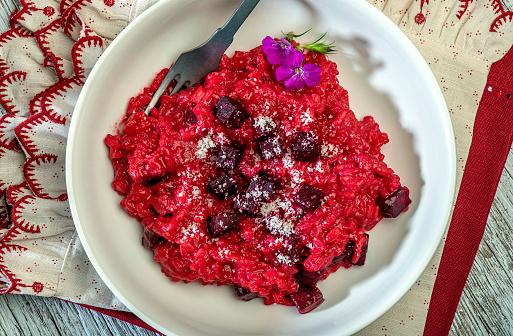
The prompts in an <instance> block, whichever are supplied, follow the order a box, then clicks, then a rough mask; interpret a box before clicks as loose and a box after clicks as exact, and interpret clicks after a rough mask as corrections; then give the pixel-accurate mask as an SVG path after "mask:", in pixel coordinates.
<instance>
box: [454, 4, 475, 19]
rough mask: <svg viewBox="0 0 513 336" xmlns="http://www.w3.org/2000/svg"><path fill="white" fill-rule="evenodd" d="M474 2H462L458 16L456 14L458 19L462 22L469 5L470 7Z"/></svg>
mask: <svg viewBox="0 0 513 336" xmlns="http://www.w3.org/2000/svg"><path fill="white" fill-rule="evenodd" d="M472 2H474V0H460V10H459V11H458V14H456V17H457V18H458V19H460V20H461V18H462V17H463V14H465V12H466V11H467V10H468V5H470V4H471V3H472Z"/></svg>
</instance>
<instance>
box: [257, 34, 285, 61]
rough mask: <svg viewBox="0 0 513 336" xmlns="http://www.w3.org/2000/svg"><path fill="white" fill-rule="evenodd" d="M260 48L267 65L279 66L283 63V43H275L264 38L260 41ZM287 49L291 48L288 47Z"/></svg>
mask: <svg viewBox="0 0 513 336" xmlns="http://www.w3.org/2000/svg"><path fill="white" fill-rule="evenodd" d="M262 48H263V50H264V53H265V54H266V55H267V61H268V62H269V63H271V64H275V65H280V64H283V62H284V61H285V58H286V50H287V46H286V45H285V44H283V42H279V41H275V40H274V39H273V38H272V37H270V36H266V37H265V38H264V39H263V40H262ZM288 48H289V49H290V48H291V47H290V45H289V46H288Z"/></svg>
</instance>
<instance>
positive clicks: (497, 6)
mask: <svg viewBox="0 0 513 336" xmlns="http://www.w3.org/2000/svg"><path fill="white" fill-rule="evenodd" d="M492 6H493V9H494V11H495V14H499V16H498V17H497V18H496V19H495V20H493V23H492V25H491V27H490V31H491V32H493V33H496V32H497V31H498V29H499V27H500V26H502V25H503V24H504V23H506V22H508V21H509V22H511V21H512V20H513V12H512V11H506V10H505V9H504V5H503V4H502V2H501V1H500V0H493V1H492Z"/></svg>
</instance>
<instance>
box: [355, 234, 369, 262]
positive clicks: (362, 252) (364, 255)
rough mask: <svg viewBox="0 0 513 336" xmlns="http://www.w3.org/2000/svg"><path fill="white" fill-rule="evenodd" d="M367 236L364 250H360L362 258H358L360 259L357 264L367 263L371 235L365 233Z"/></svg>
mask: <svg viewBox="0 0 513 336" xmlns="http://www.w3.org/2000/svg"><path fill="white" fill-rule="evenodd" d="M365 236H367V241H366V242H365V245H364V246H363V247H362V251H361V252H360V258H358V261H357V262H356V263H355V265H358V266H363V265H364V264H365V259H367V250H368V249H369V235H368V234H366V233H365Z"/></svg>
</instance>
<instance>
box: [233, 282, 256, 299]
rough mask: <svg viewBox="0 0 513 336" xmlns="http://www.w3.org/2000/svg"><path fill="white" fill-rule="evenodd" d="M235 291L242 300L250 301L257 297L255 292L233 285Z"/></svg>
mask: <svg viewBox="0 0 513 336" xmlns="http://www.w3.org/2000/svg"><path fill="white" fill-rule="evenodd" d="M235 293H236V294H237V297H238V298H239V299H241V300H242V301H250V300H253V299H256V298H257V297H258V294H257V293H255V292H250V291H249V290H248V289H245V288H242V287H238V286H235Z"/></svg>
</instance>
